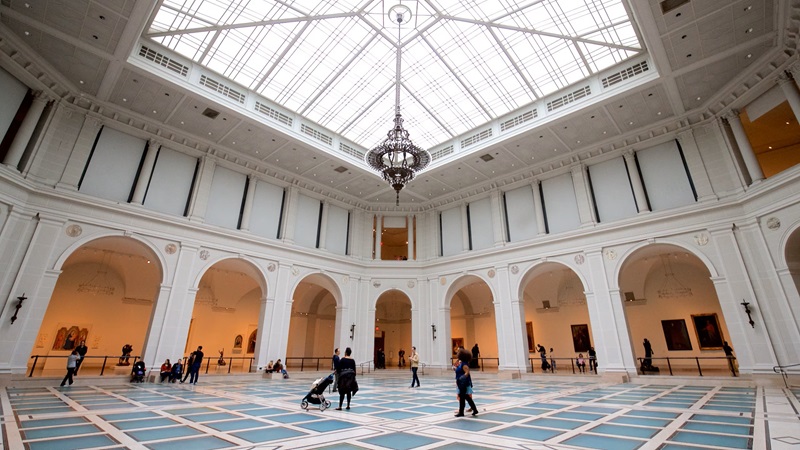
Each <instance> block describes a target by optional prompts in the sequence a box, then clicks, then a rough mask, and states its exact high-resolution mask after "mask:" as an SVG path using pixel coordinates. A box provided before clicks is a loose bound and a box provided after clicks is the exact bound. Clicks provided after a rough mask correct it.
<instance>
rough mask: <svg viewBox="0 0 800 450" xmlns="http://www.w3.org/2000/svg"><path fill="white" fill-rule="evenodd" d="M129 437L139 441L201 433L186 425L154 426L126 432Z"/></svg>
mask: <svg viewBox="0 0 800 450" xmlns="http://www.w3.org/2000/svg"><path fill="white" fill-rule="evenodd" d="M126 433H127V434H128V435H129V436H130V437H132V438H134V439H136V440H137V441H139V442H145V441H155V440H160V439H173V438H178V437H186V436H193V435H198V434H202V433H201V432H200V431H198V430H195V429H194V428H189V427H187V426H180V427H169V428H156V429H151V430H138V431H128V432H126Z"/></svg>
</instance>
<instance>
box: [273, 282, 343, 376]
mask: <svg viewBox="0 0 800 450" xmlns="http://www.w3.org/2000/svg"><path fill="white" fill-rule="evenodd" d="M291 299H292V301H291V303H290V305H291V306H290V309H291V310H290V312H289V326H288V327H287V330H288V337H287V340H286V359H285V360H284V362H285V363H286V364H287V366H292V365H299V364H300V359H305V360H308V359H309V358H310V359H311V360H310V361H309V362H310V363H313V364H316V362H317V361H316V360H317V358H330V354H331V353H332V352H333V347H334V346H335V344H333V343H334V342H336V337H337V335H338V331H339V328H340V323H341V317H339V316H340V314H339V308H341V306H342V305H343V298H342V291H341V288H340V287H339V285H338V283H337V282H336V280H335V279H333V278H332V277H331V276H330V275H328V274H326V273H323V272H313V273H310V274H307V275H305V276H303V277H302V278H300V279H299V280H297V282H296V283H295V285H294V286H293V287H292V289H291ZM326 367H327V366H326Z"/></svg>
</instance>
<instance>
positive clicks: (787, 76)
mask: <svg viewBox="0 0 800 450" xmlns="http://www.w3.org/2000/svg"><path fill="white" fill-rule="evenodd" d="M793 80H794V75H793V74H792V73H791V72H789V71H788V70H784V71H783V72H781V73H780V74H778V77H777V78H776V80H775V81H776V82H777V83H778V85H781V84H786V83H791V82H792V81H793Z"/></svg>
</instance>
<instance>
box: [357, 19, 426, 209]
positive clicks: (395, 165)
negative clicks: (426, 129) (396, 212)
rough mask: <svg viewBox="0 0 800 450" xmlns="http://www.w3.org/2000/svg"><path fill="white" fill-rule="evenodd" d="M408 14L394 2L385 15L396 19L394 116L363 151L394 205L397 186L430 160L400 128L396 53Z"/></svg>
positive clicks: (401, 121)
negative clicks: (374, 144) (383, 133)
mask: <svg viewBox="0 0 800 450" xmlns="http://www.w3.org/2000/svg"><path fill="white" fill-rule="evenodd" d="M410 17H411V10H410V9H408V7H406V6H405V5H396V6H394V7H392V8H391V9H390V10H389V18H390V19H392V21H393V22H397V70H396V74H395V103H394V104H395V116H394V128H392V129H391V130H389V132H388V133H387V134H386V139H385V140H384V141H383V142H382V143H381V144H380V145H378V146H377V147H375V148H373V149H372V150H370V151H369V152H367V155H366V157H365V158H366V161H367V164H369V165H370V167H372V168H373V169H375V170H377V171H378V172H380V173H381V175H383V179H384V180H386V181H388V182H389V184H390V185H391V186H392V188H394V190H395V192H396V194H397V199H396V202H395V205H400V190H402V189H403V188H404V187H405V186H406V184H408V183H409V182H410V181H411V180H413V179H414V175H415V174H416V173H417V172H419V171H420V170H422V169H424V168H425V167H427V166H428V164H429V163H430V162H431V155H430V153H428V151H427V150H423V149H421V148H419V147H417V146H416V145H414V143H413V142H411V139H410V138H409V137H408V131H406V129H405V128H403V117H402V116H401V115H400V53H401V49H402V45H401V40H400V25H401V24H402V23H403V20H404V19H405V18H410Z"/></svg>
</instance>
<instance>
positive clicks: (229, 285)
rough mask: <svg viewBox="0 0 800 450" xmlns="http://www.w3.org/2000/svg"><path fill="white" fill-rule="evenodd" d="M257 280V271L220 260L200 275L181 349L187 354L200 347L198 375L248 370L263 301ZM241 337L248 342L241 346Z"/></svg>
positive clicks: (239, 262)
mask: <svg viewBox="0 0 800 450" xmlns="http://www.w3.org/2000/svg"><path fill="white" fill-rule="evenodd" d="M260 278H261V274H260V273H259V272H258V270H257V269H256V268H255V267H254V266H253V265H252V264H251V263H249V262H247V261H245V260H242V259H223V260H222V261H219V262H217V263H215V264H214V265H212V266H211V267H209V268H208V270H206V272H205V273H203V276H202V278H200V284H199V286H198V288H197V294H195V300H194V310H193V311H192V321H191V324H190V325H189V335H188V337H187V339H186V348H185V349H184V351H185V352H186V353H191V352H192V351H194V350H195V349H196V348H197V347H198V346H203V352H204V354H205V361H204V362H203V366H202V368H201V373H203V372H205V371H206V369H208V371H209V373H213V372H223V373H225V372H249V371H250V370H252V362H253V357H254V355H253V352H254V351H255V346H254V345H253V343H254V342H255V340H254V339H255V337H256V334H255V333H256V330H257V328H258V316H259V314H260V308H261V298H262V297H263V293H262V289H261V284H260V283H259V279H260ZM242 336H248V337H249V339H251V340H248V341H246V342H243V341H242V339H241V337H242ZM223 363H224V364H223Z"/></svg>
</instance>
